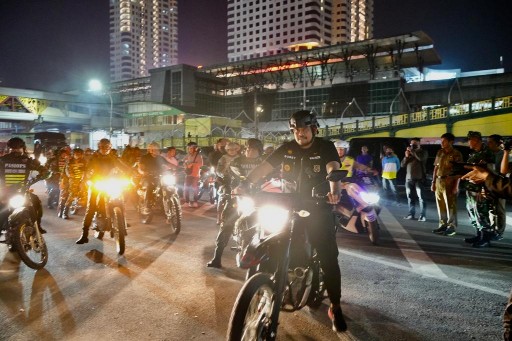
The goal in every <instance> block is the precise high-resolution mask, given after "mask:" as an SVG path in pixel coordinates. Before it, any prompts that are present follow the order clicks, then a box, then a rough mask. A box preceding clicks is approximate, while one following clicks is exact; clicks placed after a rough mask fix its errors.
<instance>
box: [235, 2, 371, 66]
mask: <svg viewBox="0 0 512 341" xmlns="http://www.w3.org/2000/svg"><path fill="white" fill-rule="evenodd" d="M372 35H373V0H333V1H327V0H279V1H275V0H251V1H245V0H229V1H228V60H229V61H230V62H235V61H241V60H247V59H252V58H259V57H266V56H272V55H276V54H279V53H284V52H289V51H301V50H307V49H311V48H315V47H322V46H328V45H335V44H345V43H349V42H354V41H360V40H366V39H371V38H372Z"/></svg>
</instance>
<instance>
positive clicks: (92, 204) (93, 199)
mask: <svg viewBox="0 0 512 341" xmlns="http://www.w3.org/2000/svg"><path fill="white" fill-rule="evenodd" d="M98 195H99V192H98V191H94V190H91V189H90V190H89V195H88V196H87V208H86V209H85V216H84V221H83V223H82V229H83V230H84V231H85V230H89V228H90V227H91V223H92V218H94V213H96V212H97V211H98V208H99V207H98V206H100V205H101V204H102V202H103V201H102V200H101V198H100V202H98Z"/></svg>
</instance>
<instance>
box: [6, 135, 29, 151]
mask: <svg viewBox="0 0 512 341" xmlns="http://www.w3.org/2000/svg"><path fill="white" fill-rule="evenodd" d="M7 147H9V148H11V149H20V148H25V141H23V140H22V139H20V138H19V137H13V138H11V139H9V141H7Z"/></svg>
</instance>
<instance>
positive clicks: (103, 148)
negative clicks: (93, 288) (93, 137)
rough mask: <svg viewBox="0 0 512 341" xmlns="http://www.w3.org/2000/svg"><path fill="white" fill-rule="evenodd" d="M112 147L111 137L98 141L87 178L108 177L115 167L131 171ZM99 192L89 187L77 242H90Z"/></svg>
mask: <svg viewBox="0 0 512 341" xmlns="http://www.w3.org/2000/svg"><path fill="white" fill-rule="evenodd" d="M111 149H112V144H111V143H110V140H109V139H106V138H103V139H101V140H100V141H99V142H98V152H97V153H95V154H94V155H93V156H92V157H91V159H90V161H89V162H88V164H87V168H86V172H85V177H86V179H91V178H102V177H106V176H108V175H109V174H110V172H111V171H112V170H113V169H120V170H123V171H126V172H130V167H128V166H126V165H125V164H124V163H122V162H121V160H119V158H118V157H117V156H116V155H115V154H112V153H111V152H110V151H111ZM98 194H99V192H98V191H97V190H95V189H94V188H92V187H90V188H89V193H88V197H87V208H86V210H85V216H84V220H83V223H82V235H81V236H80V238H79V239H78V240H77V241H76V244H84V243H88V242H89V238H88V236H89V228H90V226H91V223H92V218H93V217H94V213H96V209H97V207H96V206H97V205H96V204H97V199H98Z"/></svg>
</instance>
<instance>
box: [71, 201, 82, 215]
mask: <svg viewBox="0 0 512 341" xmlns="http://www.w3.org/2000/svg"><path fill="white" fill-rule="evenodd" d="M79 206H80V205H79V204H78V198H75V199H73V201H72V202H71V206H69V214H71V215H75V214H77V213H78V210H79Z"/></svg>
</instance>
